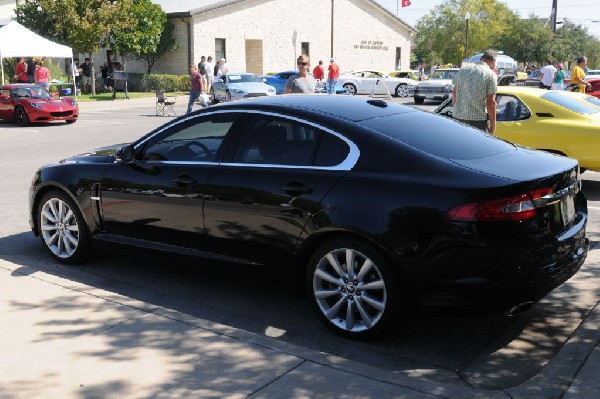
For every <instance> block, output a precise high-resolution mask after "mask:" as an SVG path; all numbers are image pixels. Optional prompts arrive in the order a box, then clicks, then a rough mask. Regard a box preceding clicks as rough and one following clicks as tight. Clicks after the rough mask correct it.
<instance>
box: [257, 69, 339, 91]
mask: <svg viewBox="0 0 600 399" xmlns="http://www.w3.org/2000/svg"><path fill="white" fill-rule="evenodd" d="M296 73H298V71H283V72H277V73H276V74H274V75H262V76H261V78H262V79H263V80H264V82H265V83H267V84H269V85H271V86H273V87H274V88H275V90H276V92H277V94H283V91H284V90H285V83H286V82H287V80H288V78H289V77H290V76H292V75H294V74H296ZM311 75H312V74H311ZM328 87H329V84H328V83H327V82H320V84H319V85H317V88H316V89H315V92H316V93H327V89H328ZM335 93H336V94H346V90H345V89H344V88H343V87H341V86H340V85H335Z"/></svg>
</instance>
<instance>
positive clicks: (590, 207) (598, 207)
mask: <svg viewBox="0 0 600 399" xmlns="http://www.w3.org/2000/svg"><path fill="white" fill-rule="evenodd" d="M588 209H600V206H588Z"/></svg>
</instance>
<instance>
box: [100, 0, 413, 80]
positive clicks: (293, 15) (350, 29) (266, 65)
mask: <svg viewBox="0 0 600 399" xmlns="http://www.w3.org/2000/svg"><path fill="white" fill-rule="evenodd" d="M153 1H154V2H155V3H157V4H159V5H160V6H161V7H162V8H163V10H164V11H165V12H166V13H167V16H168V18H169V20H170V21H171V23H173V24H174V25H175V31H174V35H175V37H176V39H177V41H178V42H179V44H180V48H179V49H178V50H176V51H174V52H171V53H169V54H168V55H167V56H165V57H163V58H162V59H160V60H158V61H157V62H156V63H155V65H154V67H153V68H152V72H153V73H169V74H185V73H187V66H188V65H189V64H191V63H193V64H197V63H198V61H200V57H201V56H202V55H206V56H208V55H212V56H213V57H215V59H220V58H221V57H224V58H226V59H227V64H228V66H229V69H230V71H240V72H241V71H247V72H253V73H256V74H264V73H268V72H276V71H281V70H286V69H295V68H296V63H295V61H296V58H297V56H298V55H299V54H301V53H304V54H308V55H309V56H310V57H311V61H312V62H311V63H312V64H313V65H316V64H317V61H318V60H320V59H322V60H324V61H325V66H327V65H328V63H329V58H330V57H332V56H333V57H335V58H336V60H337V62H338V64H339V65H340V68H341V70H342V71H347V70H351V69H358V68H377V69H381V70H384V71H391V70H394V69H396V68H397V66H398V65H401V66H403V67H405V68H408V66H409V60H410V47H411V36H412V35H413V34H414V33H415V32H416V30H415V29H414V28H413V27H411V26H410V25H408V24H407V23H405V22H403V21H402V20H401V19H399V18H397V17H396V16H395V15H394V14H392V13H390V12H389V11H388V10H386V9H385V8H383V7H382V6H380V5H379V4H378V3H376V2H374V1H371V0H329V1H327V0H325V1H323V0H305V1H303V2H298V1H296V0H224V1H223V0H178V1H173V0H153ZM99 56H100V59H96V60H95V63H96V65H101V64H102V63H103V62H105V60H104V59H103V58H104V57H102V56H101V55H99ZM94 58H95V57H94ZM126 62H127V70H128V71H129V72H145V70H146V65H145V63H143V62H141V61H138V60H127V61H126Z"/></svg>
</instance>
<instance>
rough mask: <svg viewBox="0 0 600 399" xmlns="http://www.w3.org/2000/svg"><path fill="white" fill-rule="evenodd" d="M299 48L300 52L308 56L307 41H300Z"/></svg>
mask: <svg viewBox="0 0 600 399" xmlns="http://www.w3.org/2000/svg"><path fill="white" fill-rule="evenodd" d="M300 49H301V52H300V54H304V55H308V56H309V57H310V46H309V43H308V42H302V44H301V45H300Z"/></svg>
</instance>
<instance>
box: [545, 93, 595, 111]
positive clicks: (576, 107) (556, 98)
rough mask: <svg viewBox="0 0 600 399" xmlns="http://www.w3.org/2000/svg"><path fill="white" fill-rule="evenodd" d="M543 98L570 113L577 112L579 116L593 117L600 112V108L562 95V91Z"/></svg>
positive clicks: (547, 94) (548, 94)
mask: <svg viewBox="0 0 600 399" xmlns="http://www.w3.org/2000/svg"><path fill="white" fill-rule="evenodd" d="M542 98H543V99H544V100H547V101H550V102H551V103H554V104H556V105H560V106H561V107H564V108H566V109H568V110H569V111H573V112H577V113H578V114H582V115H591V114H595V113H597V112H600V108H597V107H594V106H593V105H591V104H590V105H587V104H585V103H584V102H581V101H580V100H577V99H575V98H572V97H570V96H568V95H565V94H564V93H561V92H560V91H550V92H548V93H546V94H544V95H542Z"/></svg>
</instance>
